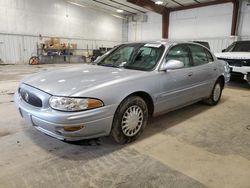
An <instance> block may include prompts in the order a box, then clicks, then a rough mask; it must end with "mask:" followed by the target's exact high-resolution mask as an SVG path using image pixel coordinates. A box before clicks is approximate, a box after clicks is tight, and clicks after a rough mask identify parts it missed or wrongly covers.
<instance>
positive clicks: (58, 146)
mask: <svg viewBox="0 0 250 188" xmlns="http://www.w3.org/2000/svg"><path fill="white" fill-rule="evenodd" d="M226 100H227V97H226V96H223V97H222V99H221V101H220V103H219V104H218V105H220V104H222V103H224V102H225V101H226ZM210 108H213V107H210V106H207V105H204V104H203V103H201V102H198V103H195V104H193V105H190V106H187V107H184V108H182V109H179V110H175V111H172V112H169V113H167V114H164V115H160V116H158V117H152V118H150V119H149V122H148V125H147V127H146V128H145V130H144V132H143V134H142V135H141V136H140V138H139V139H138V141H141V140H143V139H147V138H149V137H150V136H152V135H154V134H158V133H160V132H163V131H165V130H167V129H169V128H171V127H173V126H178V125H179V124H180V123H181V122H183V121H185V120H187V119H189V118H192V117H194V116H197V115H199V114H200V113H204V112H205V111H206V110H208V109H210ZM25 132H26V134H27V135H28V136H29V137H30V138H31V140H32V141H33V142H34V143H35V144H36V145H37V146H38V147H40V148H42V149H43V150H45V151H47V152H48V153H51V154H52V155H56V156H57V157H59V158H66V159H68V160H89V159H90V157H89V156H91V158H98V157H101V156H105V155H108V154H111V153H112V152H114V151H118V150H121V149H123V148H126V147H127V146H128V144H127V145H119V144H117V143H115V142H114V140H113V139H112V138H111V137H110V136H108V137H101V138H96V139H89V140H82V141H76V142H63V141H60V140H57V139H55V138H52V137H50V136H47V135H45V134H43V133H41V132H40V131H37V130H36V129H35V128H29V129H28V130H27V131H25Z"/></svg>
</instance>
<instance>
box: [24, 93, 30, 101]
mask: <svg viewBox="0 0 250 188" xmlns="http://www.w3.org/2000/svg"><path fill="white" fill-rule="evenodd" d="M24 99H25V101H27V102H28V101H29V94H28V93H25V95H24Z"/></svg>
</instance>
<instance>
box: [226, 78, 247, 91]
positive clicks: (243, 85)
mask: <svg viewBox="0 0 250 188" xmlns="http://www.w3.org/2000/svg"><path fill="white" fill-rule="evenodd" d="M227 87H229V88H236V89H250V84H248V83H247V81H245V80H243V79H241V78H237V77H231V78H230V81H229V82H228V83H227Z"/></svg>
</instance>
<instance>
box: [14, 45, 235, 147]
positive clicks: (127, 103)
mask: <svg viewBox="0 0 250 188" xmlns="http://www.w3.org/2000/svg"><path fill="white" fill-rule="evenodd" d="M229 77H230V75H229V67H228V64H227V63H226V62H224V61H221V60H217V58H216V57H215V56H214V55H213V54H212V53H211V52H210V51H209V50H208V49H207V48H206V47H204V46H202V45H199V44H194V43H168V42H165V43H162V42H155V43H129V44H122V45H119V46H117V47H116V48H114V49H112V50H111V51H110V52H108V53H107V54H105V55H103V56H102V57H100V58H99V59H98V60H97V61H95V62H94V63H93V64H92V65H77V66H74V67H72V68H66V69H59V70H53V71H47V72H42V73H37V74H35V75H32V76H29V77H27V78H25V79H24V80H22V81H21V83H20V86H19V88H18V91H17V92H16V94H15V103H16V105H17V108H18V110H19V112H20V114H21V116H22V117H23V118H24V119H25V120H26V121H27V122H29V123H30V124H31V125H32V126H34V127H35V128H36V129H38V130H40V131H42V132H44V133H46V134H48V135H50V136H53V137H55V138H58V139H61V140H68V141H73V140H82V139H88V138H94V137H100V136H107V135H112V137H113V138H114V140H115V141H116V142H118V143H122V144H123V143H128V142H131V141H133V140H135V139H136V138H138V136H139V135H140V134H141V133H142V132H143V130H144V128H145V127H146V125H147V121H148V117H149V116H156V115H159V114H163V113H166V112H169V111H173V110H175V109H178V108H181V107H183V106H186V105H189V104H192V103H195V102H197V101H204V102H206V103H207V104H209V105H216V104H217V103H218V102H219V100H220V98H221V93H222V90H223V88H224V85H225V83H226V82H227V81H228V80H229Z"/></svg>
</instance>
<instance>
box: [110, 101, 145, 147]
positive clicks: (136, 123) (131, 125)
mask: <svg viewBox="0 0 250 188" xmlns="http://www.w3.org/2000/svg"><path fill="white" fill-rule="evenodd" d="M147 121H148V108H147V104H146V103H145V101H144V100H143V99H142V98H141V97H138V96H131V97H128V98H126V99H125V100H124V101H123V102H122V103H121V104H120V105H119V107H118V109H117V111H116V113H115V116H114V120H113V126H112V130H111V135H112V137H113V138H114V140H115V141H116V142H117V143H120V144H125V143H129V142H132V141H134V140H136V139H137V138H138V137H139V136H140V134H141V133H142V132H143V130H144V128H145V127H146V125H147Z"/></svg>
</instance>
